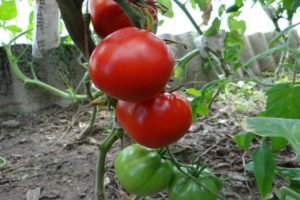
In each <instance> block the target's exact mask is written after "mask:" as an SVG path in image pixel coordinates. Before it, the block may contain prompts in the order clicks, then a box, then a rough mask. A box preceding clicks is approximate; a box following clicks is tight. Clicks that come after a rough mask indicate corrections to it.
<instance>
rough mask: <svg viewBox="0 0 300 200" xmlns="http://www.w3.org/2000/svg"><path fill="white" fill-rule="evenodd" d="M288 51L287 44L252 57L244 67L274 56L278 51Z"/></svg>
mask: <svg viewBox="0 0 300 200" xmlns="http://www.w3.org/2000/svg"><path fill="white" fill-rule="evenodd" d="M286 50H288V46H287V44H284V45H281V46H277V47H273V48H271V49H268V50H266V51H264V52H262V53H260V54H258V55H256V56H253V57H251V58H250V59H249V60H247V61H246V62H244V64H243V66H242V67H248V66H249V65H251V64H252V63H253V62H255V61H257V60H262V59H264V58H266V57H268V56H270V55H272V54H273V53H275V52H277V51H286Z"/></svg>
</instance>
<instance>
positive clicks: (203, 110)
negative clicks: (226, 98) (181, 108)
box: [197, 103, 209, 116]
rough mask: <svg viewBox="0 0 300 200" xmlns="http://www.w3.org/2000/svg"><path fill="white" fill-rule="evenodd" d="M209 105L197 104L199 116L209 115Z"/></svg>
mask: <svg viewBox="0 0 300 200" xmlns="http://www.w3.org/2000/svg"><path fill="white" fill-rule="evenodd" d="M208 106H209V105H208V104H207V103H198V104H197V113H198V114H200V115H205V116H207V115H208V114H209V107H208Z"/></svg>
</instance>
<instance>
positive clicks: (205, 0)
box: [190, 0, 211, 11]
mask: <svg viewBox="0 0 300 200" xmlns="http://www.w3.org/2000/svg"><path fill="white" fill-rule="evenodd" d="M190 3H191V5H192V8H193V9H196V7H197V5H198V7H199V8H200V10H202V11H203V10H205V9H206V7H207V5H208V4H210V3H211V0H190Z"/></svg>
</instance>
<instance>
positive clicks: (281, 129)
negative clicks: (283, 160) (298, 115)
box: [244, 117, 300, 156]
mask: <svg viewBox="0 0 300 200" xmlns="http://www.w3.org/2000/svg"><path fill="white" fill-rule="evenodd" d="M244 130H246V131H249V132H252V133H254V134H256V135H260V136H262V137H281V138H285V139H286V140H288V141H289V143H290V144H291V145H292V147H293V149H294V151H295V152H296V154H297V155H298V156H299V155H300V120H296V119H284V118H272V117H252V118H247V119H246V120H245V123H244Z"/></svg>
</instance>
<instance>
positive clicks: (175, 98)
mask: <svg viewBox="0 0 300 200" xmlns="http://www.w3.org/2000/svg"><path fill="white" fill-rule="evenodd" d="M116 115H117V118H118V120H119V122H120V124H121V125H122V126H123V128H124V129H125V131H126V132H127V134H128V135H129V136H130V137H131V138H132V139H133V140H135V141H136V142H137V143H139V144H142V145H144V146H147V147H150V148H158V147H163V146H167V145H169V144H171V143H173V142H175V141H177V140H178V139H179V138H181V137H182V136H183V135H184V134H185V133H186V131H187V130H188V128H189V127H190V124H191V121H192V113H191V108H190V105H189V102H188V101H187V100H186V99H185V98H184V97H183V96H181V95H180V94H179V93H165V94H160V95H159V96H158V97H156V98H155V99H151V100H148V101H145V102H137V103H135V102H126V101H118V103H117V107H116Z"/></svg>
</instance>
